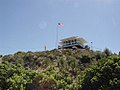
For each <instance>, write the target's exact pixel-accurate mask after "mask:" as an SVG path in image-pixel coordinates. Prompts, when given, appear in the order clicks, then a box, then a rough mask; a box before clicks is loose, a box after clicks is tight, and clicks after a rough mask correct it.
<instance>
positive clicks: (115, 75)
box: [80, 56, 120, 90]
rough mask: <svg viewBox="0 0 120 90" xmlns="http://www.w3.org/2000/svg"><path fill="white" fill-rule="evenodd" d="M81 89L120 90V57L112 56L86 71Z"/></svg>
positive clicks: (81, 81)
mask: <svg viewBox="0 0 120 90" xmlns="http://www.w3.org/2000/svg"><path fill="white" fill-rule="evenodd" d="M80 83H81V88H80V90H98V89H99V90H119V89H120V57H119V56H110V57H108V58H106V59H102V60H100V61H99V63H98V64H97V65H94V66H93V67H92V68H89V69H87V70H86V71H85V73H84V75H83V78H82V79H81V80H80Z"/></svg>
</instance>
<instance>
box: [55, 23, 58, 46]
mask: <svg viewBox="0 0 120 90" xmlns="http://www.w3.org/2000/svg"><path fill="white" fill-rule="evenodd" d="M57 45H58V24H57V26H56V44H55V47H56V48H58V46H57Z"/></svg>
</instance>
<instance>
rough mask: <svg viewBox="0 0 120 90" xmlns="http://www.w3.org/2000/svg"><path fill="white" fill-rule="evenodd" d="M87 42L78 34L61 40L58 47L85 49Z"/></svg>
mask: <svg viewBox="0 0 120 90" xmlns="http://www.w3.org/2000/svg"><path fill="white" fill-rule="evenodd" d="M85 43H87V41H86V40H85V39H83V38H80V37H78V36H73V37H69V38H65V39H62V40H60V41H59V46H58V48H59V49H60V48H74V47H77V48H81V49H84V48H86V46H85Z"/></svg>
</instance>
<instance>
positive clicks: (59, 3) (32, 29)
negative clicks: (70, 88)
mask: <svg viewBox="0 0 120 90" xmlns="http://www.w3.org/2000/svg"><path fill="white" fill-rule="evenodd" d="M59 22H61V23H64V27H59V28H58V30H59V39H63V38H66V37H69V36H80V37H83V38H85V39H86V40H87V41H88V45H90V42H93V47H94V49H97V50H103V49H104V48H106V47H107V48H109V49H110V50H111V51H112V52H116V53H117V52H118V51H120V40H119V39H120V35H119V34H120V0H0V54H4V55H5V54H13V53H15V52H17V51H42V50H44V46H45V45H46V46H47V49H49V50H50V49H54V48H55V41H56V26H57V23H59Z"/></svg>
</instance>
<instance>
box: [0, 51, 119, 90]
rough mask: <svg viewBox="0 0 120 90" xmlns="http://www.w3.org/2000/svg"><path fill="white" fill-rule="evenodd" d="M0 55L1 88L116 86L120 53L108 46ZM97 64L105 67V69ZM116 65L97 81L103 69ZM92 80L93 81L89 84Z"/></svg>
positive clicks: (38, 89) (62, 89)
mask: <svg viewBox="0 0 120 90" xmlns="http://www.w3.org/2000/svg"><path fill="white" fill-rule="evenodd" d="M0 59H1V64H0V74H1V75H2V76H1V78H0V81H1V83H0V88H1V89H2V90H6V89H9V90H13V89H14V90H96V88H97V89H102V90H104V89H105V88H106V89H107V90H108V87H109V90H110V89H111V90H112V89H113V88H116V89H114V90H118V88H119V87H120V77H118V75H119V74H120V73H118V72H119V71H120V56H119V55H116V54H112V53H111V52H110V50H109V49H105V50H104V52H101V51H92V50H86V49H54V50H51V51H42V52H31V51H29V52H21V51H19V52H17V53H15V54H13V55H12V54H10V55H5V56H1V58H0ZM113 60H116V61H115V62H114V61H113ZM112 61H113V62H112ZM106 63H108V64H106ZM109 63H110V64H109ZM104 64H105V65H104ZM112 64H113V65H112ZM114 64H117V66H115V65H114ZM107 65H108V67H107V68H106V66H107ZM100 67H101V68H103V69H104V68H106V69H105V70H106V72H102V71H101V68H100ZM116 67H117V71H116V72H114V70H113V71H111V73H114V75H110V78H107V77H106V79H107V80H106V82H107V83H104V84H105V86H104V85H102V84H101V85H99V83H100V82H101V80H103V79H102V77H104V76H106V74H105V73H107V72H108V73H109V69H110V70H111V69H115V70H116ZM97 71H99V72H97ZM103 71H104V70H103ZM90 73H91V74H90ZM117 73H118V74H117ZM99 74H100V75H99ZM104 74H105V75H104ZM113 76H114V77H113ZM104 79H105V77H104ZM114 80H116V81H114ZM23 81H24V82H23ZM93 83H94V84H97V85H95V86H93ZM114 84H115V85H117V86H115V85H114ZM114 86H115V87H114ZM110 87H111V88H110Z"/></svg>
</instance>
